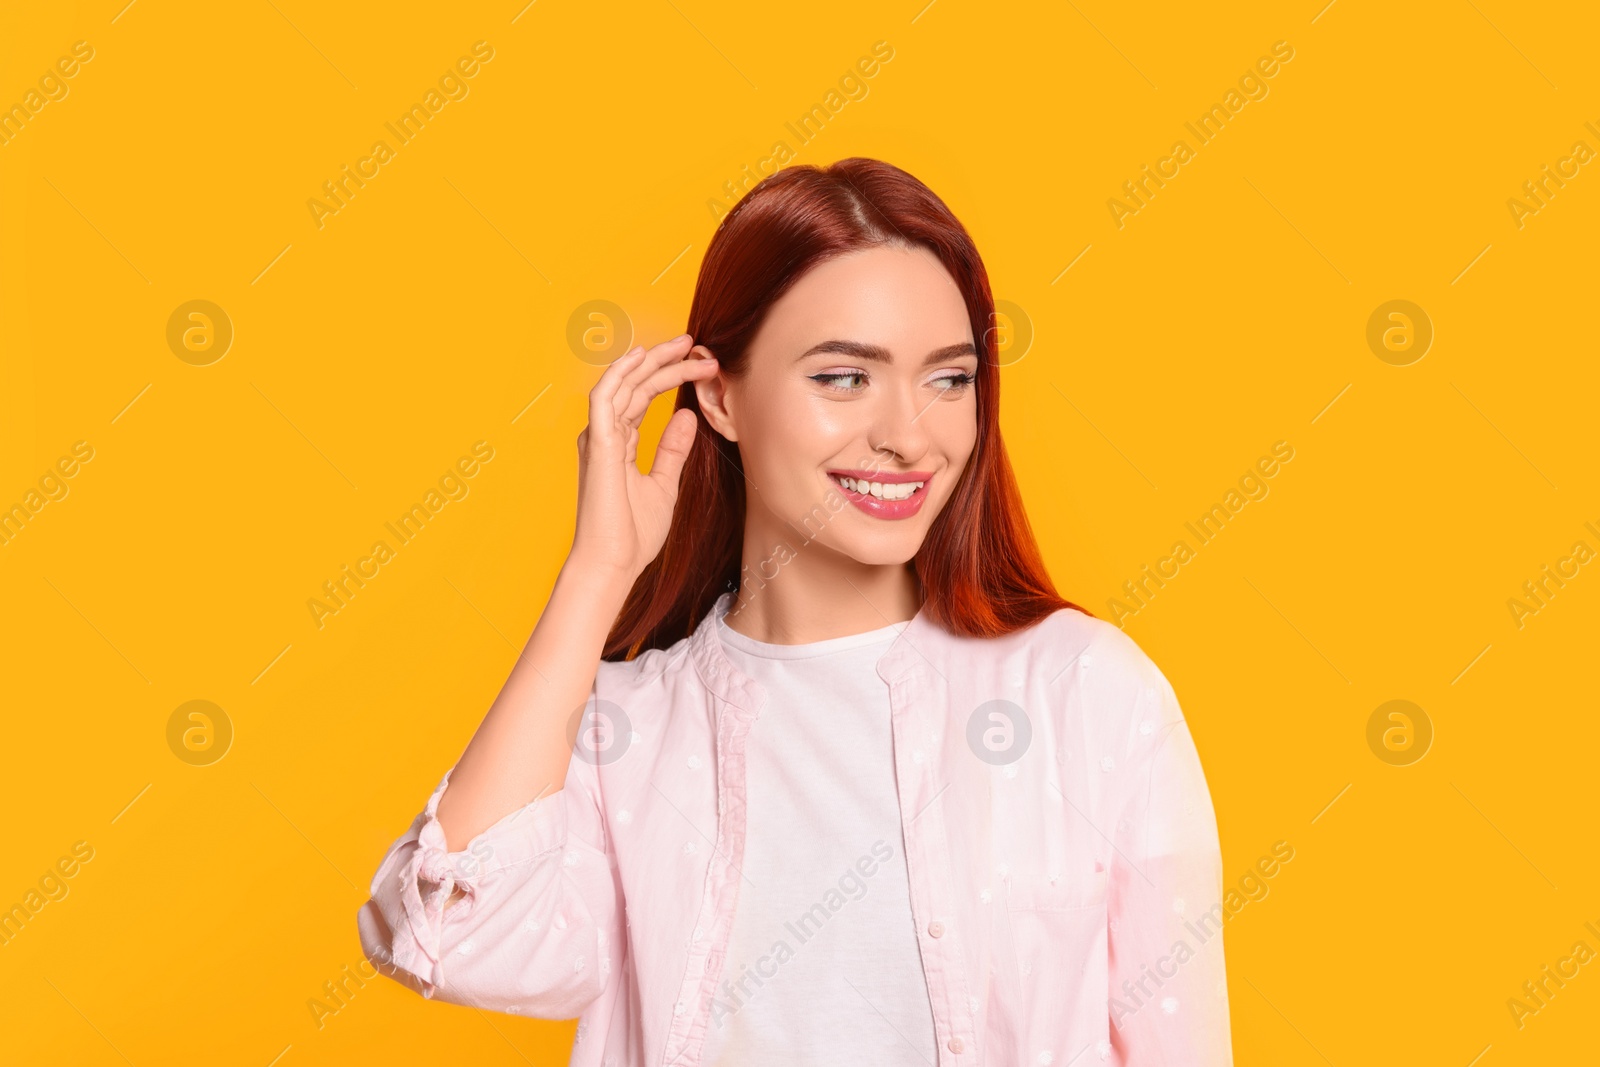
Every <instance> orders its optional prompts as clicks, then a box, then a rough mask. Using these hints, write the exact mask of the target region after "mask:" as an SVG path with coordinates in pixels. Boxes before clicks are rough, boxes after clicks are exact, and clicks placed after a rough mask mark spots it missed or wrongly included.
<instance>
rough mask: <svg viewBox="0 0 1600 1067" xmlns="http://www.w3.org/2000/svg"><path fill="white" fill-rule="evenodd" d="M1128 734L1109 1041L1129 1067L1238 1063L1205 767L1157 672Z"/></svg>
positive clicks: (1113, 905)
mask: <svg viewBox="0 0 1600 1067" xmlns="http://www.w3.org/2000/svg"><path fill="white" fill-rule="evenodd" d="M1143 673H1144V679H1143V685H1142V686H1141V690H1140V695H1139V697H1138V701H1137V705H1136V708H1135V711H1134V715H1133V719H1132V721H1131V722H1130V723H1129V725H1128V729H1129V750H1128V774H1126V775H1125V776H1120V777H1121V781H1122V783H1123V785H1124V788H1123V791H1122V793H1121V796H1120V797H1119V798H1118V801H1117V805H1116V807H1117V820H1116V823H1115V825H1116V831H1115V839H1116V845H1117V848H1116V851H1115V854H1114V858H1113V860H1112V870H1111V880H1110V883H1109V886H1108V898H1107V920H1108V923H1109V926H1110V930H1109V936H1108V943H1109V949H1110V959H1109V964H1110V967H1109V974H1110V984H1111V988H1110V991H1109V992H1110V1001H1109V1003H1110V1011H1111V1041H1112V1045H1113V1047H1114V1048H1115V1049H1116V1051H1117V1052H1118V1054H1119V1058H1118V1060H1117V1062H1118V1063H1120V1064H1124V1065H1126V1067H1157V1065H1160V1067H1176V1065H1180V1064H1181V1065H1194V1067H1221V1065H1227V1064H1231V1063H1232V1062H1233V1051H1232V1038H1231V1033H1230V1029H1229V1021H1228V990H1227V981H1226V969H1225V966H1224V962H1223V951H1222V925H1223V921H1224V909H1223V895H1222V856H1221V849H1220V847H1219V842H1218V837H1217V822H1216V814H1215V811H1214V809H1213V807H1212V803H1211V794H1210V791H1209V790H1208V789H1207V787H1206V780H1205V774H1204V772H1203V771H1202V770H1201V767H1200V756H1199V753H1198V752H1197V751H1196V749H1195V744H1194V739H1193V738H1192V737H1191V736H1190V733H1189V726H1188V723H1187V722H1186V721H1185V720H1184V716H1183V712H1182V711H1181V710H1180V709H1179V707H1178V699H1177V696H1176V695H1175V694H1174V692H1173V690H1172V686H1171V685H1170V684H1169V683H1168V682H1167V679H1166V678H1165V677H1164V676H1163V675H1162V674H1161V673H1160V671H1159V670H1157V669H1156V668H1155V667H1154V665H1153V664H1150V665H1148V666H1147V669H1146V670H1145V671H1144V672H1143Z"/></svg>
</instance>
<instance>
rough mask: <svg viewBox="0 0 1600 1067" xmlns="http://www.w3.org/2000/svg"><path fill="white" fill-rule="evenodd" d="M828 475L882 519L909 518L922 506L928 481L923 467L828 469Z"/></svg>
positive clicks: (854, 500) (857, 503)
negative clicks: (899, 470)
mask: <svg viewBox="0 0 1600 1067" xmlns="http://www.w3.org/2000/svg"><path fill="white" fill-rule="evenodd" d="M828 477H829V478H831V479H832V480H833V483H834V484H835V485H837V486H838V487H839V488H840V490H841V491H842V492H843V493H844V497H845V499H846V500H848V501H850V503H852V504H854V505H855V506H856V507H857V508H860V509H861V510H862V511H864V512H866V513H867V514H868V515H871V516H873V517H874V518H879V519H906V518H910V517H911V516H913V515H915V514H916V513H917V512H918V511H920V510H922V502H923V501H924V500H925V499H927V496H928V492H927V487H928V482H929V480H930V479H931V478H932V477H933V476H932V475H931V474H927V473H924V472H922V471H912V472H908V473H904V474H892V473H883V472H877V473H876V474H874V473H872V472H868V471H829V472H828Z"/></svg>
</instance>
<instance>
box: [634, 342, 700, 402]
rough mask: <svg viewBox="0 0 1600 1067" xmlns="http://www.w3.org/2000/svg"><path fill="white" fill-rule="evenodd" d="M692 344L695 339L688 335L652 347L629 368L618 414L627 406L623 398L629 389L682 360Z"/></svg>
mask: <svg viewBox="0 0 1600 1067" xmlns="http://www.w3.org/2000/svg"><path fill="white" fill-rule="evenodd" d="M691 344H693V338H691V337H690V336H689V335H688V334H680V335H679V336H677V337H674V338H672V339H671V340H668V341H662V342H661V343H660V344H658V345H652V346H651V347H650V350H649V351H648V352H646V353H645V354H644V359H642V360H640V361H639V362H638V363H636V364H634V365H633V366H632V367H629V368H628V371H627V373H626V374H624V375H623V378H622V387H621V388H620V389H619V390H618V391H617V400H618V403H617V411H618V413H619V414H620V413H621V411H622V409H623V407H624V406H625V405H623V404H622V398H623V397H624V396H625V395H626V394H627V392H628V390H629V389H632V388H635V387H637V386H638V385H639V383H640V382H643V381H646V380H647V379H649V377H650V376H651V375H652V374H654V373H655V372H656V371H657V370H659V369H660V368H661V367H663V366H664V365H666V364H667V363H671V362H675V361H677V360H680V359H682V358H683V356H684V353H685V352H687V351H689V346H690V345H691Z"/></svg>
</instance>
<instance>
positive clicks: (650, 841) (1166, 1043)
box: [357, 593, 1232, 1067]
mask: <svg viewBox="0 0 1600 1067" xmlns="http://www.w3.org/2000/svg"><path fill="white" fill-rule="evenodd" d="M731 595H732V594H731V593H724V594H723V597H722V598H721V599H720V600H719V601H718V603H717V605H716V606H714V607H713V608H711V609H710V610H709V611H708V612H707V614H706V616H705V617H704V618H702V620H701V622H700V623H699V624H698V625H697V626H696V628H695V630H694V632H693V634H691V635H690V636H689V637H687V638H684V639H683V640H680V641H678V642H677V643H676V644H674V645H673V646H672V647H671V648H669V649H664V650H663V649H652V650H650V651H648V652H646V653H644V654H642V655H640V656H639V657H638V658H637V659H635V660H633V661H631V662H625V663H619V662H602V663H601V664H600V666H599V670H598V672H597V675H596V678H595V683H594V688H593V691H592V693H591V694H590V702H589V704H588V706H587V709H586V718H585V722H584V727H585V729H584V733H583V735H582V738H581V741H582V742H583V743H581V744H580V745H578V746H577V747H576V749H575V754H574V757H573V759H572V760H571V762H570V764H569V766H568V771H567V777H566V780H565V783H564V786H563V788H562V789H561V790H560V791H558V792H555V793H552V794H549V795H547V796H545V797H543V798H542V799H538V800H535V801H532V802H530V803H529V804H527V805H525V806H524V807H522V808H520V809H518V810H516V811H513V812H511V813H509V814H507V815H506V816H505V817H504V818H502V819H501V820H500V821H499V822H497V823H495V824H494V825H493V826H491V827H489V828H488V829H487V830H485V831H483V833H481V834H479V835H478V836H477V837H475V838H474V839H473V840H472V841H471V842H469V843H468V844H467V847H466V848H464V849H462V850H461V851H458V852H453V853H452V852H447V851H446V846H445V839H444V833H443V831H442V829H441V828H440V826H439V823H438V821H437V818H436V814H435V813H436V809H437V807H438V804H439V799H440V797H441V796H442V795H443V793H444V790H445V787H446V785H447V784H448V783H449V780H450V772H449V771H447V772H446V773H445V775H444V777H443V778H442V779H441V780H440V782H439V785H438V787H437V788H435V789H434V791H433V795H432V796H431V797H429V798H428V801H427V804H426V806H425V808H424V809H423V811H422V813H421V814H420V815H418V816H417V818H416V819H415V820H414V821H413V822H412V824H411V827H410V829H408V830H407V831H406V833H405V834H403V835H402V836H401V837H400V839H399V840H397V841H396V842H395V843H394V844H393V845H392V846H390V848H389V851H388V852H387V853H386V854H385V855H384V857H383V860H382V862H381V863H380V865H379V867H378V870H377V873H376V874H375V875H374V876H373V879H372V885H371V894H372V899H370V900H369V901H367V903H366V904H365V905H363V906H362V908H361V910H360V912H359V913H358V916H357V919H358V925H359V929H360V935H361V944H362V948H363V950H364V951H365V952H366V953H367V956H368V957H369V958H370V959H371V960H373V961H374V963H376V964H378V965H379V967H380V969H381V970H383V971H384V973H386V974H388V975H390V976H391V977H393V978H394V979H396V980H397V981H400V982H402V983H404V984H405V985H406V986H408V987H409V988H411V989H413V990H416V991H417V992H420V993H421V994H422V995H423V996H426V997H436V998H438V999H440V1000H445V1001H449V1002H451V1003H456V1004H468V1005H474V1006H477V1007H480V1008H485V1009H489V1010H493V1011H502V1012H509V1013H512V1014H523V1015H529V1016H534V1017H537V1018H545V1019H570V1018H573V1017H574V1016H577V1017H578V1019H579V1021H578V1029H577V1036H576V1039H575V1041H574V1043H573V1048H572V1059H571V1063H572V1064H573V1067H643V1065H646V1064H648V1065H651V1067H669V1065H684V1067H688V1065H694V1064H697V1063H698V1062H699V1057H700V1052H701V1049H702V1047H703V1044H704V1041H705V1036H706V1029H707V1026H708V1024H709V1020H710V1017H711V1008H712V1002H713V1001H714V1000H717V999H719V998H725V997H726V995H727V994H726V993H725V992H724V991H722V990H721V989H720V984H721V983H722V982H723V981H724V979H725V978H726V977H727V976H726V975H724V974H723V962H724V956H725V954H726V951H727V946H728V935H729V931H730V929H731V926H732V921H733V916H734V912H735V909H736V908H737V907H738V898H739V886H740V881H741V877H742V876H741V873H740V866H741V863H740V858H741V856H742V854H743V851H744V844H745V803H744V802H745V796H746V784H745V750H744V745H745V738H746V736H747V734H748V732H749V729H750V725H751V723H752V722H753V721H754V720H755V719H756V717H757V716H759V715H760V713H761V708H762V705H763V703H764V702H765V700H766V694H765V693H764V692H763V691H762V690H761V688H760V686H758V685H757V684H756V683H755V682H754V681H752V680H751V679H750V678H748V677H746V676H745V675H743V674H741V673H740V672H739V671H737V670H736V669H735V668H734V667H733V665H732V663H731V662H730V661H729V659H728V657H727V655H726V654H725V652H724V650H723V648H722V645H721V643H720V640H719V638H718V636H717V632H716V627H715V626H714V625H712V623H713V622H714V620H715V618H716V613H719V612H720V611H721V610H722V609H723V608H725V607H726V601H727V600H728V599H729V598H731ZM877 673H878V676H879V677H880V678H882V679H883V681H884V683H885V684H886V685H887V686H888V690H889V700H890V707H891V709H892V714H893V722H892V730H893V737H894V759H895V774H896V781H897V792H898V799H899V807H900V820H901V827H902V830H903V833H904V838H905V840H904V850H905V857H906V862H907V866H908V870H909V875H910V889H911V913H912V916H913V917H914V919H915V921H916V927H917V938H918V943H919V948H920V950H921V959H922V969H923V973H924V976H925V978H926V980H927V986H928V992H929V996H930V998H931V1000H932V1009H933V1018H934V1025H935V1031H936V1036H937V1040H938V1050H939V1063H938V1065H937V1067H979V1065H987V1067H1001V1065H1012V1064H1017V1065H1022V1064H1027V1065H1051V1064H1054V1065H1056V1067H1069V1065H1072V1067H1088V1065H1095V1064H1116V1065H1129V1067H1155V1065H1163V1067H1166V1065H1179V1064H1184V1065H1191V1064H1192V1065H1206V1067H1215V1065H1222V1064H1231V1063H1232V1044H1231V1038H1230V1034H1229V1028H1228V996H1227V984H1226V981H1225V975H1224V965H1223V948H1222V936H1221V933H1222V923H1223V917H1224V910H1223V891H1222V872H1221V858H1220V851H1219V848H1218V841H1217V829H1216V817H1215V815H1214V813H1213V810H1212V805H1211V797H1210V794H1209V792H1208V790H1207V788H1206V782H1205V777H1204V774H1203V773H1202V771H1201V768H1200V760H1199V757H1198V755H1197V753H1196V751H1195V746H1194V742H1193V740H1192V738H1191V737H1190V735H1189V731H1188V727H1187V724H1186V723H1185V721H1184V718H1183V713H1182V712H1181V711H1180V710H1179V707H1178V701H1177V698H1176V696H1175V695H1174V693H1173V690H1172V687H1171V685H1169V684H1168V682H1167V680H1166V678H1165V677H1164V676H1163V675H1162V674H1161V672H1160V671H1159V670H1158V669H1157V668H1156V666H1155V665H1154V664H1153V663H1152V662H1151V661H1150V659H1149V658H1148V657H1147V656H1146V655H1145V654H1144V653H1143V651H1141V650H1140V648H1139V647H1138V645H1136V644H1135V643H1134V642H1133V640H1132V639H1131V638H1130V637H1128V636H1127V635H1126V634H1124V633H1123V632H1122V631H1121V630H1120V629H1118V628H1117V627H1116V626H1113V625H1112V624H1110V623H1108V622H1105V621H1103V620H1100V619H1095V618H1092V617H1090V616H1087V615H1084V614H1083V613H1081V612H1078V611H1073V610H1062V611H1058V612H1055V613H1054V614H1052V615H1050V616H1049V617H1047V618H1045V619H1043V620H1042V621H1040V622H1039V623H1037V624H1036V625H1034V626H1031V627H1029V628H1028V629H1026V630H1023V631H1019V632H1016V633H1012V634H1008V635H1006V636H1005V637H1000V638H992V639H981V638H966V637H959V636H956V635H954V634H951V633H949V632H948V631H945V630H944V629H942V628H941V627H939V626H938V625H937V624H936V623H934V622H933V621H932V620H930V619H929V618H927V617H926V614H925V613H921V612H919V613H918V614H917V616H916V617H915V618H914V619H912V620H911V622H910V623H909V624H908V625H907V626H906V628H905V630H904V631H903V632H902V633H901V635H900V636H899V637H898V638H897V639H896V640H895V643H894V644H893V645H892V646H891V647H890V649H889V651H888V652H887V653H885V654H884V656H883V658H882V659H880V660H879V661H878V664H877ZM453 769H454V768H452V770H453ZM457 887H459V888H461V889H462V890H463V891H464V892H465V894H466V895H465V896H464V897H463V898H461V899H459V900H457V901H456V902H455V903H453V904H450V905H449V906H448V907H446V901H448V900H449V898H450V896H451V894H452V891H453V890H455V889H456V888H457ZM862 1010H863V1011H867V1010H870V1006H869V1005H866V1004H864V1005H863V1007H862ZM817 1025H818V1026H819V1027H827V1025H828V1020H826V1019H818V1020H817ZM850 1054H851V1050H850V1049H847V1048H841V1049H840V1050H839V1056H840V1059H841V1061H845V1062H848V1060H849V1057H850Z"/></svg>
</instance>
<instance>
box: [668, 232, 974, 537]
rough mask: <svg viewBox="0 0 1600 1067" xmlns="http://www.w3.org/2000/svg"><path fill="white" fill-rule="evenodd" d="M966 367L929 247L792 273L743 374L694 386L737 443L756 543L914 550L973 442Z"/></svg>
mask: <svg viewBox="0 0 1600 1067" xmlns="http://www.w3.org/2000/svg"><path fill="white" fill-rule="evenodd" d="M977 371H978V355H977V350H976V348H975V346H974V344H973V336H972V325H971V322H970V321H969V320H968V318H967V307H966V303H965V302H964V301H963V300H962V297H961V291H960V289H958V288H957V287H956V283H955V280H954V279H953V278H952V277H951V276H950V274H949V272H948V271H946V270H945V269H944V266H943V265H942V264H941V263H940V262H939V261H938V259H936V258H935V257H934V255H933V254H932V253H931V252H929V251H927V250H926V249H923V248H905V247H899V246H892V245H881V246H876V247H873V248H868V249H863V250H861V251H859V252H854V253H851V254H849V255H845V256H840V257H837V258H834V259H830V260H827V261H826V262H824V263H822V264H820V265H819V266H817V267H815V268H813V269H812V270H810V271H809V272H807V273H806V274H805V275H803V276H802V277H801V278H800V280H799V281H798V282H796V283H795V284H794V286H793V287H791V288H790V289H789V291H788V292H787V293H785V294H784V295H783V297H782V298H780V299H779V300H778V301H777V302H776V303H774V304H773V306H772V307H771V308H770V309H769V311H768V314H767V316H766V319H765V320H764V321H763V323H762V325H761V327H760V329H759V330H758V331H757V333H756V336H755V338H754V339H753V341H752V342H751V347H750V353H749V358H748V361H747V364H746V372H745V374H743V375H742V376H741V377H740V378H738V379H736V380H735V379H729V378H728V377H727V376H725V375H718V376H717V377H716V378H714V379H708V380H706V381H702V382H699V383H697V385H696V388H697V390H698V391H699V398H700V406H701V410H702V412H703V413H704V414H705V416H706V419H707V421H708V422H710V423H711V425H712V426H713V428H715V429H716V430H717V431H718V432H719V433H721V434H722V435H723V436H724V437H726V438H728V439H729V440H732V441H737V442H738V445H739V452H740V455H741V456H742V458H743V460H744V469H745V476H746V481H747V484H746V489H747V493H746V497H747V500H748V502H749V503H748V513H747V519H746V522H747V526H748V529H749V532H750V533H751V534H752V535H754V536H756V537H758V538H760V540H759V541H757V543H756V544H755V545H754V546H752V547H754V548H755V549H756V550H757V551H758V552H759V553H760V554H766V553H768V552H771V551H772V550H773V549H774V548H775V547H776V544H775V542H777V541H778V540H780V539H781V540H783V541H786V542H788V544H789V545H790V546H791V547H793V548H794V549H796V550H803V548H804V547H805V546H806V545H807V543H808V542H810V541H813V540H814V541H816V542H818V543H819V544H821V545H825V546H827V547H828V548H831V549H833V550H835V551H837V552H841V553H844V554H845V555H848V556H850V557H851V558H853V559H855V560H856V561H858V562H861V563H867V564H888V563H904V562H906V561H907V560H909V559H911V558H912V557H913V556H914V555H916V552H917V549H918V548H919V547H921V545H922V542H923V540H924V538H925V537H926V536H927V533H928V528H929V527H930V526H931V525H932V524H933V520H934V519H935V518H937V517H938V515H939V513H940V512H941V511H943V510H944V506H945V504H946V503H948V502H949V500H950V496H951V494H952V492H953V491H954V489H955V484H956V481H957V479H958V478H959V477H960V475H961V472H962V471H963V470H964V469H965V468H966V465H967V460H968V459H969V458H970V457H971V455H972V450H973V447H974V445H975V443H976V441H977V433H978V422H977V411H978V408H977V401H976V399H975V398H974V391H975V389H976V386H975V384H974V382H975V379H976V376H977ZM874 482H875V483H878V484H877V487H876V491H873V487H872V486H871V485H870V484H869V483H874ZM763 542H771V543H763Z"/></svg>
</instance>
